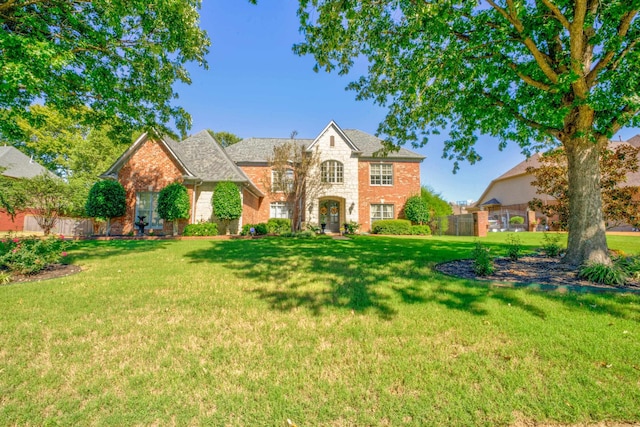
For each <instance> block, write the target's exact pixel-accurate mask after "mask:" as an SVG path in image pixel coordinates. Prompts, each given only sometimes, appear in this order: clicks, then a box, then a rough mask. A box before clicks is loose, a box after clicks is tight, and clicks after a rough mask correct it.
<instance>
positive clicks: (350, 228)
mask: <svg viewBox="0 0 640 427" xmlns="http://www.w3.org/2000/svg"><path fill="white" fill-rule="evenodd" d="M359 229H360V224H358V223H357V222H356V221H349V222H345V223H344V232H345V234H356V233H357V232H358V230H359Z"/></svg>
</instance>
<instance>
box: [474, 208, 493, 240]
mask: <svg viewBox="0 0 640 427" xmlns="http://www.w3.org/2000/svg"><path fill="white" fill-rule="evenodd" d="M488 229H489V212H487V211H478V212H474V213H473V235H474V236H476V237H486V235H487V230H488Z"/></svg>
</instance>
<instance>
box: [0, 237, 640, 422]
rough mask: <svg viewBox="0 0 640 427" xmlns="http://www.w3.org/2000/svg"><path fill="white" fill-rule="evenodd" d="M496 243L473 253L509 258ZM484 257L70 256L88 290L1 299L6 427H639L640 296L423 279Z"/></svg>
mask: <svg viewBox="0 0 640 427" xmlns="http://www.w3.org/2000/svg"><path fill="white" fill-rule="evenodd" d="M519 237H520V238H521V240H522V242H523V245H524V246H525V249H526V250H534V249H535V248H537V247H539V246H540V244H541V242H542V235H541V234H538V233H531V234H529V233H522V234H519ZM505 238H506V235H505V234H497V233H496V234H492V235H490V236H488V237H487V238H485V239H483V240H482V241H483V242H484V243H485V244H487V245H489V246H491V247H492V252H493V253H496V254H498V253H500V252H501V251H503V249H504V245H505V243H504V242H505ZM610 246H611V247H612V248H617V249H622V250H624V251H625V252H627V253H638V252H640V239H639V238H637V237H618V236H612V237H610ZM473 247H474V239H473V238H456V237H430V238H392V237H357V238H355V239H353V240H322V239H319V240H292V239H276V238H265V239H256V240H194V241H112V242H81V243H77V244H76V245H75V246H74V249H73V250H72V251H71V256H70V258H71V261H72V262H73V263H75V264H78V265H81V266H82V267H83V269H84V271H83V272H82V273H80V274H78V275H74V276H69V277H66V278H61V279H55V280H49V281H43V282H36V283H28V284H15V285H9V286H2V287H0V330H1V331H2V332H1V334H0V425H14V424H15V425H117V426H120V425H216V426H217V425H232V426H235V425H238V426H244V425H253V426H258V425H259V426H282V425H286V420H287V419H291V420H292V421H293V422H294V423H296V424H297V425H298V426H318V425H328V426H347V425H393V426H396V425H509V424H512V423H517V422H519V423H528V422H545V423H567V424H571V423H590V422H598V421H617V422H624V421H626V422H640V404H639V403H638V402H640V328H639V325H640V323H639V322H640V296H639V295H629V294H578V293H558V292H537V291H532V290H527V289H509V288H500V287H495V286H489V285H487V284H486V283H481V282H477V281H467V280H461V279H455V278H452V277H447V276H444V275H441V274H438V273H436V272H434V271H433V270H432V267H433V266H434V265H435V264H436V263H438V262H441V261H444V260H448V259H455V258H467V257H469V255H470V253H471V250H472V248H473Z"/></svg>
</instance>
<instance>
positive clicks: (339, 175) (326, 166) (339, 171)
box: [321, 160, 344, 184]
mask: <svg viewBox="0 0 640 427" xmlns="http://www.w3.org/2000/svg"><path fill="white" fill-rule="evenodd" d="M321 173H322V182H328V183H330V184H342V183H343V182H344V166H343V165H342V163H340V162H339V161H337V160H327V161H326V162H323V163H322V166H321Z"/></svg>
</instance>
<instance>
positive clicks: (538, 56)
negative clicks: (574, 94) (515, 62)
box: [487, 0, 558, 84]
mask: <svg viewBox="0 0 640 427" xmlns="http://www.w3.org/2000/svg"><path fill="white" fill-rule="evenodd" d="M487 2H488V3H489V4H490V5H491V6H492V7H493V8H494V9H495V10H496V11H497V12H498V13H500V14H501V15H502V16H503V17H504V18H505V19H506V20H507V21H508V22H509V23H510V24H511V25H513V27H514V28H515V29H516V31H517V32H518V34H520V40H521V41H522V43H523V44H524V45H525V46H526V47H527V49H529V52H531V54H532V55H533V58H534V59H535V60H536V63H537V64H538V66H539V67H540V70H542V72H543V73H544V75H545V76H547V78H548V79H549V80H550V81H551V83H554V84H555V83H558V74H557V73H556V72H555V71H554V70H553V68H551V65H550V64H549V62H550V61H549V59H550V58H549V57H548V56H547V55H545V54H544V53H542V52H541V51H540V49H538V47H537V46H536V44H535V42H534V41H533V40H531V38H530V37H525V36H524V25H522V22H520V20H519V19H518V17H517V16H516V15H515V6H514V4H513V0H507V4H509V6H510V9H511V11H510V12H507V11H506V10H504V9H503V8H502V7H500V6H499V5H497V4H496V3H495V2H494V1H493V0H487Z"/></svg>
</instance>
